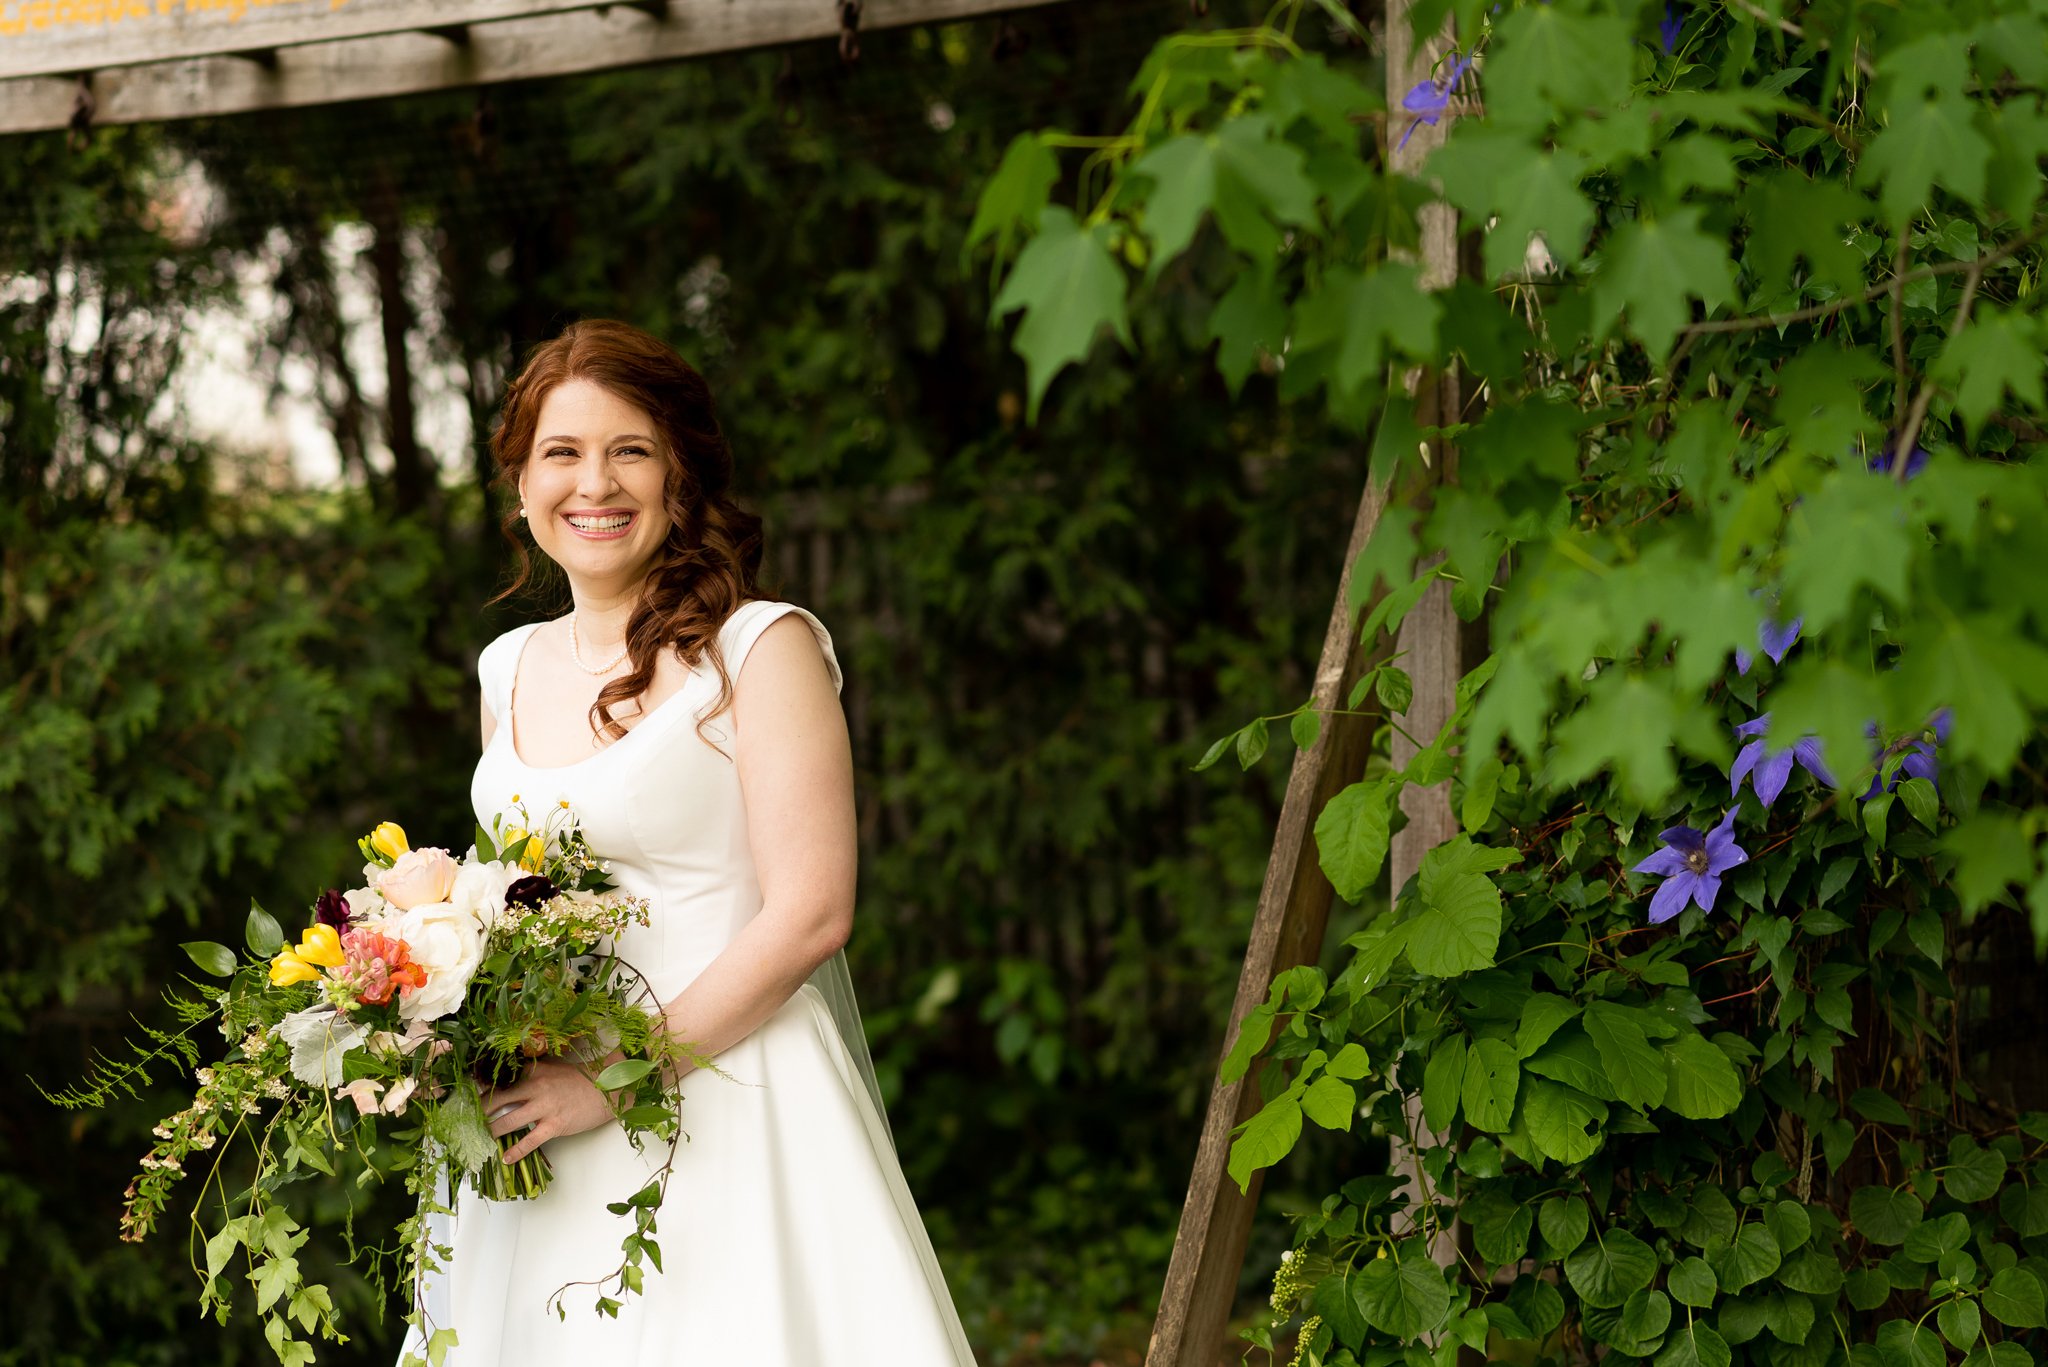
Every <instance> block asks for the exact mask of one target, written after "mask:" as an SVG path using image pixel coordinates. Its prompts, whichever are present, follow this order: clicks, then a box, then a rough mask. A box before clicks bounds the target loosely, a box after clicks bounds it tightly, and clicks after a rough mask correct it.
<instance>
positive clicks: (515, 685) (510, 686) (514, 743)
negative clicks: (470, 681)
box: [491, 610, 737, 774]
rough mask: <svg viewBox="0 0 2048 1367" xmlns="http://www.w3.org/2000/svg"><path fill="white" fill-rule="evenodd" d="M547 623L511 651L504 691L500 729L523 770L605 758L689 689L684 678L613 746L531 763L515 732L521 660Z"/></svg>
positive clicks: (531, 629)
mask: <svg viewBox="0 0 2048 1367" xmlns="http://www.w3.org/2000/svg"><path fill="white" fill-rule="evenodd" d="M734 615H737V610H735V613H734ZM558 620H559V619H558ZM727 620H730V618H728V619H727ZM546 625H547V623H546V622H534V623H531V624H530V625H528V626H527V628H526V635H525V636H524V637H522V638H521V639H520V642H519V648H518V649H517V650H515V651H513V652H512V675H511V678H510V679H508V680H507V682H506V692H505V724H504V725H503V726H501V727H499V728H498V730H500V731H503V732H504V733H505V751H506V753H507V754H509V755H511V756H512V762H513V763H514V764H516V765H518V766H519V767H520V768H522V769H525V770H527V771H529V772H531V773H536V774H559V773H566V772H567V771H569V770H571V769H580V768H582V767H583V766H584V765H586V764H589V763H590V762H591V761H593V760H599V759H603V758H604V757H605V756H606V755H608V754H610V753H611V752H612V751H614V750H616V749H618V748H619V747H620V746H621V745H624V744H625V743H626V742H627V741H628V740H631V739H632V738H633V737H634V736H637V735H639V734H640V733H641V732H642V731H645V730H646V729H647V728H648V727H649V726H650V725H651V724H653V721H654V719H655V718H656V717H658V716H660V715H661V714H662V713H663V712H664V711H666V710H667V709H668V707H669V704H671V703H673V702H675V701H676V700H677V699H679V698H681V697H682V696H683V694H685V693H687V692H689V691H690V680H689V679H686V680H684V681H683V686H682V687H681V688H678V689H677V690H676V691H675V692H673V693H671V694H669V695H668V696H667V697H666V698H663V699H662V700H661V701H660V702H658V703H656V704H655V705H654V706H653V707H651V708H649V709H648V710H647V711H646V712H644V713H642V714H641V717H640V721H639V723H638V724H637V725H634V726H632V727H629V728H628V729H627V731H626V734H625V735H623V736H620V737H619V738H618V739H617V740H615V741H613V742H612V743H611V744H610V745H607V746H605V747H604V749H602V750H599V751H598V752H597V753H596V754H594V755H585V756H584V757H583V758H582V759H577V760H571V761H569V762H568V763H567V764H531V763H529V762H528V761H527V760H526V758H525V757H524V756H522V755H521V754H520V753H519V737H518V736H517V735H516V734H515V731H516V730H517V727H518V724H519V723H518V716H519V709H518V701H519V662H520V661H521V660H523V659H525V658H526V647H527V645H528V644H529V643H531V642H532V640H533V637H534V633H535V632H537V631H539V630H540V629H541V628H542V627H544V626H546ZM691 677H692V678H693V679H694V678H695V677H696V671H694V670H693V671H691ZM491 741H492V743H493V744H496V742H497V734H496V732H493V733H492V736H491Z"/></svg>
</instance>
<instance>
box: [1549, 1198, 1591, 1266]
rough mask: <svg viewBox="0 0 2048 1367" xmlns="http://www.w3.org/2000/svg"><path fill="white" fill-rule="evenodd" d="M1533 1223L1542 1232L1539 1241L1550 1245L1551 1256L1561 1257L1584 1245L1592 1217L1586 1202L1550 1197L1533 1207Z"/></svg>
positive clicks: (1576, 1199)
mask: <svg viewBox="0 0 2048 1367" xmlns="http://www.w3.org/2000/svg"><path fill="white" fill-rule="evenodd" d="M1536 1223H1537V1227H1538V1228H1539V1229H1541V1230H1542V1231H1543V1242H1544V1243H1546V1244H1549V1245H1550V1251H1551V1253H1552V1254H1553V1255H1554V1256H1556V1257H1559V1258H1562V1257H1564V1256H1565V1255H1566V1254H1568V1253H1571V1252H1572V1251H1573V1250H1574V1249H1576V1248H1578V1246H1579V1245H1580V1244H1583V1243H1584V1242H1586V1233H1587V1231H1589V1230H1590V1229H1592V1227H1593V1217H1592V1216H1591V1215H1590V1214H1589V1213H1588V1212H1587V1210H1586V1203H1585V1202H1584V1201H1582V1200H1580V1199H1579V1198H1578V1197H1576V1196H1553V1197H1551V1198H1550V1199H1549V1200H1547V1201H1545V1202H1544V1203H1543V1204H1542V1205H1541V1206H1539V1207H1537V1210H1536Z"/></svg>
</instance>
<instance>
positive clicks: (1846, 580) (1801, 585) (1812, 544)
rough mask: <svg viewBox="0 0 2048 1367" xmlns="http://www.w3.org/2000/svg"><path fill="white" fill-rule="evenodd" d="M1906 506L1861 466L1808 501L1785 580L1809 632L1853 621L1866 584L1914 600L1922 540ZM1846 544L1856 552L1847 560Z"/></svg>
mask: <svg viewBox="0 0 2048 1367" xmlns="http://www.w3.org/2000/svg"><path fill="white" fill-rule="evenodd" d="M1901 503H1902V500H1901V497H1900V493H1899V490H1898V488H1897V486H1896V485H1894V484H1893V483H1892V482H1891V481H1890V480H1884V479H1872V478H1871V477H1870V476H1869V474H1868V473H1866V472H1865V471H1863V470H1862V469H1860V468H1858V469H1857V470H1855V471H1842V470H1838V471H1835V472H1833V473H1832V474H1830V475H1829V476H1828V477H1827V478H1826V479H1824V480H1823V481H1822V482H1821V484H1820V486H1819V487H1818V488H1817V489H1815V490H1813V491H1812V492H1810V493H1808V494H1807V495H1805V497H1804V498H1803V499H1802V500H1801V502H1800V505H1799V507H1798V509H1797V510H1795V511H1794V512H1793V513H1792V515H1791V516H1790V518H1789V520H1788V524H1787V528H1786V547H1785V567H1784V572H1783V578H1784V584H1785V592H1786V595H1787V596H1788V597H1789V598H1790V599H1791V600H1792V601H1793V602H1795V603H1796V604H1797V605H1798V610H1799V612H1800V613H1801V614H1803V615H1804V617H1805V619H1806V630H1807V631H1808V632H1809V633H1817V632H1819V631H1823V630H1825V629H1827V628H1828V627H1832V626H1833V625H1834V624H1835V623H1837V622H1839V621H1841V620H1842V619H1843V618H1845V617H1846V616H1848V614H1849V611H1850V609H1851V607H1852V606H1854V603H1855V596H1856V590H1857V589H1858V588H1859V587H1861V586H1862V585H1865V584H1868V585H1869V586H1870V587H1872V588H1873V589H1875V590H1877V592H1878V593H1879V594H1881V595H1883V597H1884V598H1885V599H1886V600H1887V601H1889V602H1890V603H1892V604H1894V605H1898V604H1903V603H1904V602H1905V601H1906V570H1907V567H1908V566H1909V565H1911V564H1912V563H1913V561H1914V547H1913V542H1914V534H1913V533H1912V531H1911V530H1910V528H1909V526H1908V524H1907V522H1906V519H1905V518H1904V517H1903V516H1902V515H1901ZM1845 546H1854V547H1855V548H1856V554H1854V555H1844V554H1843V553H1842V548H1843V547H1845ZM1957 706H1958V715H1961V712H1960V704H1957Z"/></svg>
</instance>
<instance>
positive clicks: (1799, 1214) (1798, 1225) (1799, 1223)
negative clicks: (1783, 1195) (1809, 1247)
mask: <svg viewBox="0 0 2048 1367" xmlns="http://www.w3.org/2000/svg"><path fill="white" fill-rule="evenodd" d="M1764 1228H1766V1229H1768V1230H1770V1232H1771V1237H1772V1238H1773V1239H1775V1240H1777V1243H1778V1248H1779V1250H1780V1251H1781V1252H1784V1253H1790V1252H1792V1251H1793V1250H1794V1249H1797V1248H1803V1247H1805V1245H1806V1241H1807V1240H1808V1239H1810V1238H1812V1237H1813V1217H1812V1216H1810V1215H1808V1214H1807V1213H1806V1207H1805V1206H1802V1205H1800V1204H1799V1203H1798V1202H1797V1201H1780V1202H1778V1203H1777V1204H1775V1205H1772V1206H1767V1207H1765V1208H1764Z"/></svg>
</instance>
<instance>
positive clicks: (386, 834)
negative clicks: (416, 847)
mask: <svg viewBox="0 0 2048 1367" xmlns="http://www.w3.org/2000/svg"><path fill="white" fill-rule="evenodd" d="M370 848H371V849H373V850H375V851H377V853H379V854H381V855H383V856H384V857H385V858H386V859H396V858H398V856H399V855H401V854H404V853H405V852H406V851H407V850H409V849H411V848H412V846H411V845H410V844H408V843H407V841H406V838H405V827H403V826H401V825H399V824H398V823H397V822H396V821H386V822H382V823H380V824H379V825H378V827H377V829H376V830H374V831H371V832H370Z"/></svg>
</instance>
